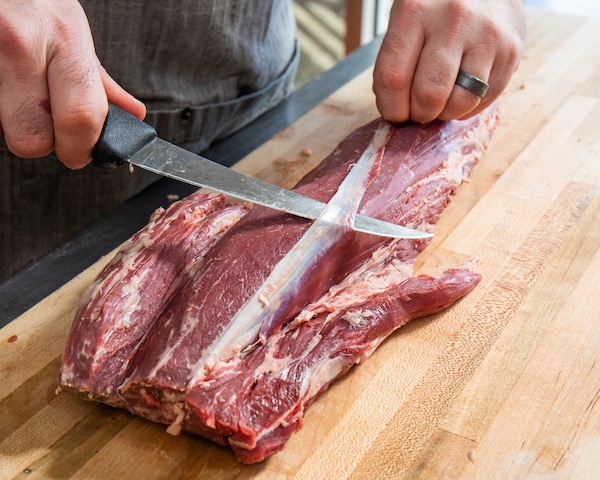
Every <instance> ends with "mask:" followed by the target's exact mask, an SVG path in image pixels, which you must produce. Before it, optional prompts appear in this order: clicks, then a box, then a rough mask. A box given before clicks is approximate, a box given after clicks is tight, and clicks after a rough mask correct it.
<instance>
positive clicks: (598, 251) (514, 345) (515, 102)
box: [0, 10, 600, 480]
mask: <svg viewBox="0 0 600 480" xmlns="http://www.w3.org/2000/svg"><path fill="white" fill-rule="evenodd" d="M528 18H529V40H528V45H527V49H526V52H525V55H524V57H523V59H522V61H521V64H520V67H519V69H518V71H517V73H516V74H515V76H514V77H513V80H512V82H511V83H510V85H509V86H508V88H507V90H506V91H505V92H504V94H503V95H502V97H501V99H500V112H501V116H502V120H501V123H500V126H499V127H498V129H497V130H496V132H495V134H494V137H493V139H492V143H491V145H490V148H489V150H488V151H487V153H486V154H485V156H484V158H483V159H482V160H481V161H480V163H479V164H478V165H477V166H476V167H475V169H474V170H473V173H472V175H471V178H470V182H469V183H467V184H464V185H462V186H461V187H460V188H459V190H458V193H457V195H456V196H455V197H454V199H453V202H452V203H451V205H450V206H449V207H448V208H447V209H446V211H445V212H444V214H443V216H442V219H441V221H440V222H439V223H438V224H437V226H436V231H435V234H436V235H435V238H434V239H433V241H432V243H431V244H430V245H429V247H428V248H427V249H426V250H425V251H424V252H423V253H422V254H421V255H420V257H419V258H418V261H417V265H416V271H417V273H431V274H439V273H440V272H442V271H443V270H444V269H446V268H448V267H452V266H455V265H458V264H461V263H463V262H464V261H466V260H469V259H472V258H475V259H477V265H478V271H479V272H480V273H481V274H482V276H483V280H482V281H481V283H480V284H479V285H478V286H477V288H475V290H473V291H472V292H471V293H470V294H469V295H467V296H466V297H465V298H463V299H462V300H460V301H459V302H458V303H456V304H455V305H453V306H452V307H451V308H449V309H447V310H445V311H444V312H442V313H439V314H436V315H433V316H429V317H426V318H422V319H419V320H415V321H413V322H412V323H410V324H408V325H407V326H405V327H403V328H401V329H399V330H398V331H397V332H396V333H395V334H393V335H392V336H391V337H390V338H388V339H387V340H386V341H385V342H384V343H383V344H382V345H381V346H380V347H379V348H378V349H377V350H376V351H375V353H374V354H373V355H372V356H371V357H370V358H369V359H367V360H366V361H365V362H364V363H361V364H360V365H357V366H355V367H354V368H353V369H352V370H351V371H350V373H349V374H348V375H347V376H346V377H344V378H343V379H342V380H340V381H338V382H336V383H334V384H333V385H332V386H331V388H330V389H329V390H328V391H327V392H325V394H324V395H323V396H322V397H321V398H320V399H319V400H318V401H317V402H316V403H315V404H314V405H313V406H312V407H311V408H310V409H309V411H308V413H307V415H306V417H305V421H304V425H303V427H302V429H301V430H300V431H298V432H297V433H296V434H294V435H293V436H292V437H291V439H290V440H289V442H288V443H287V445H286V448H285V450H283V451H282V452H280V453H278V454H276V455H275V456H273V457H271V458H269V459H268V460H266V461H264V462H262V463H259V464H255V465H243V464H240V463H238V462H237V461H236V460H235V458H234V456H233V454H232V453H231V451H229V450H228V449H226V448H223V447H220V446H217V445H215V444H213V443H211V442H209V441H206V440H204V439H202V438H199V437H195V436H193V435H190V434H186V433H182V434H181V435H179V436H172V435H169V434H167V433H166V431H165V426H164V425H158V424H154V423H151V422H148V421H145V420H143V419H140V418H136V417H134V416H132V415H130V414H129V413H127V412H125V411H122V410H119V409H114V408H111V407H108V406H106V405H102V404H97V403H95V402H90V401H86V400H83V399H81V398H79V397H76V396H73V395H70V394H67V393H60V394H58V395H57V394H56V387H57V383H56V374H57V371H58V368H59V365H60V355H61V352H62V349H63V347H64V345H65V341H66V338H67V334H68V331H69V328H70V326H71V322H72V321H73V317H74V314H75V310H76V308H77V305H78V303H79V300H80V298H81V296H82V293H83V291H84V289H85V288H86V287H87V285H89V283H90V282H91V281H92V280H93V278H94V277H95V276H96V275H97V274H98V272H99V271H100V269H101V268H102V267H103V266H104V265H105V264H106V263H107V262H108V261H109V260H110V258H111V257H112V254H109V255H106V256H105V257H103V258H102V259H101V260H99V261H98V262H97V263H95V264H94V265H92V266H91V267H89V268H87V269H86V270H85V271H84V272H83V273H81V274H80V275H78V276H77V277H75V278H73V279H72V280H71V281H69V282H68V283H66V284H65V285H63V286H62V287H61V288H60V289H58V290H57V291H55V292H54V293H52V294H51V295H49V296H48V297H47V298H45V299H44V300H42V301H41V302H40V303H38V304H37V305H35V306H34V307H33V308H31V309H29V310H28V311H26V312H25V313H23V314H22V315H20V316H19V317H18V318H15V319H14V320H13V321H12V322H10V323H9V324H8V325H7V326H5V327H4V328H2V330H1V331H0V386H1V387H0V478H2V479H4V478H7V479H8V478H27V479H34V478H35V479H38V478H40V479H58V478H79V479H102V480H106V479H123V478H128V479H129V478H144V479H205V478H206V479H250V478H258V479H313V478H314V479H372V478H393V479H400V478H411V479H417V478H452V479H459V478H466V479H472V478H474V479H495V478H498V479H508V478H510V479H520V478H536V479H537V478H561V479H562V478H565V479H567V478H568V479H589V478H598V475H600V473H599V472H600V313H599V312H600V227H599V226H598V225H599V223H600V133H599V132H600V55H599V54H598V52H599V50H598V46H599V45H600V19H593V18H585V17H577V16H567V15H559V14H555V13H549V12H544V11H540V10H528ZM375 117H377V110H376V108H375V102H374V98H373V95H372V93H371V70H370V69H368V70H366V71H364V72H363V73H362V74H360V75H359V76H357V77H356V78H354V79H352V80H351V81H349V82H348V83H347V84H346V85H344V86H343V87H341V88H340V89H339V90H338V91H336V92H335V93H334V94H333V95H331V96H330V97H329V98H327V100H325V101H324V102H322V103H321V104H320V105H318V106H317V107H316V108H314V109H313V110H311V111H310V112H309V113H307V114H306V115H304V116H303V117H301V118H300V119H299V120H297V121H296V122H294V123H293V124H292V125H291V126H289V127H288V128H286V129H285V130H283V131H282V132H280V133H279V134H277V135H276V136H275V137H274V138H272V139H271V140H270V141H268V142H267V143H265V144H264V145H262V146H261V147H260V148H258V149H257V150H256V151H254V152H253V153H251V154H250V155H248V156H247V157H246V158H244V159H243V160H242V161H240V162H239V163H238V164H236V165H235V166H234V168H235V169H237V170H239V171H242V172H244V173H247V174H250V175H253V176H256V177H259V178H261V179H263V180H267V181H269V182H272V183H276V184H278V185H281V186H283V187H288V188H289V187H291V186H293V184H294V183H295V182H296V181H297V180H298V179H299V178H300V177H301V176H303V175H304V174H305V173H307V172H308V171H309V170H310V169H312V168H313V167H314V166H315V165H316V164H317V163H318V162H319V161H320V160H322V159H323V158H324V157H325V156H326V155H327V154H328V153H329V152H330V151H331V150H332V149H333V148H334V147H335V146H336V145H337V143H338V142H339V141H340V140H342V139H343V138H344V137H345V136H347V135H348V134H349V133H350V132H351V131H352V130H354V129H355V128H356V127H358V126H360V125H362V124H364V123H366V122H368V121H370V120H372V119H373V118H375Z"/></svg>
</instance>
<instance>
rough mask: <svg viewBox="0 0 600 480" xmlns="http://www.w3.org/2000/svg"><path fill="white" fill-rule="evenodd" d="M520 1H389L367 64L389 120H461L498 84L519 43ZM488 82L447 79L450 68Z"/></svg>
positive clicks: (507, 74) (514, 63) (514, 62)
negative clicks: (480, 91) (466, 84)
mask: <svg viewBox="0 0 600 480" xmlns="http://www.w3.org/2000/svg"><path fill="white" fill-rule="evenodd" d="M526 31H527V27H526V19H525V12H524V9H523V4H522V0H487V1H484V0H396V1H395V2H394V5H393V6H392V10H391V14H390V21H389V27H388V31H387V33H386V35H385V37H384V39H383V43H382V45H381V49H380V51H379V55H378V57H377V60H376V62H375V70H374V75H373V91H374V92H375V96H376V100H377V108H378V109H379V111H380V113H381V115H382V116H383V117H384V118H386V119H388V120H390V121H393V122H404V121H406V120H409V119H410V120H414V121H416V122H429V121H432V120H434V119H436V118H439V119H441V120H451V119H455V118H468V117H470V116H472V115H475V114H476V113H478V112H480V111H481V110H483V109H484V108H485V107H487V106H488V105H490V104H491V103H492V102H493V101H494V100H495V99H496V98H497V97H498V96H499V95H500V93H502V91H503V90H504V89H505V88H506V85H507V84H508V82H509V80H510V78H511V77H512V74H513V73H514V71H515V70H516V69H517V67H518V64H519V60H520V58H521V54H522V52H523V49H524V45H525V37H526ZM459 69H462V70H463V71H465V72H467V73H470V74H471V75H474V76H476V77H478V78H480V79H482V80H484V81H486V82H487V83H489V85H490V87H489V90H488V92H487V94H486V95H485V97H484V98H480V97H478V96H477V95H475V94H473V93H471V92H469V91H468V90H466V89H465V88H463V87H461V86H459V85H455V81H456V77H457V75H458V70H459Z"/></svg>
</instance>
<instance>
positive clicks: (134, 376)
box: [59, 105, 498, 463]
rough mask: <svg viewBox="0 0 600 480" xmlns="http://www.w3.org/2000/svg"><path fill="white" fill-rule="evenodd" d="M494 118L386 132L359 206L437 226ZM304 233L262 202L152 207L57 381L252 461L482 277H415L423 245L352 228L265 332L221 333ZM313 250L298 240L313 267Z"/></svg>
mask: <svg viewBox="0 0 600 480" xmlns="http://www.w3.org/2000/svg"><path fill="white" fill-rule="evenodd" d="M497 121H498V116H497V113H496V107H495V105H494V106H492V107H491V108H488V109H487V110H486V111H484V112H482V113H481V114H479V115H478V116H476V117H474V118H472V119H469V120H465V121H451V122H432V123H430V124H428V125H415V124H406V125H400V126H392V127H391V133H390V134H389V136H387V137H386V141H385V148H384V149H383V154H382V155H380V156H379V158H378V162H379V163H378V164H377V168H378V171H377V175H376V176H375V177H374V178H371V179H370V184H368V187H367V188H366V191H365V193H364V196H363V197H362V200H361V201H360V207H359V209H358V211H359V212H360V213H362V214H365V215H369V216H373V217H378V218H381V219H384V220H387V221H391V222H395V223H399V224H402V225H406V226H409V227H412V228H418V229H422V230H432V229H433V227H434V225H435V223H436V222H437V221H438V219H439V217H440V215H441V213H442V212H443V210H444V208H445V207H446V205H447V204H448V202H449V201H450V198H451V196H452V194H453V193H454V192H455V190H456V188H457V187H458V186H459V185H460V184H461V183H462V182H463V180H464V179H465V178H466V177H467V176H468V175H469V173H470V171H471V168H472V167H473V165H474V164H475V163H476V162H477V160H478V159H479V158H480V157H481V155H482V154H483V152H484V150H485V148H486V147H487V144H488V142H489V140H490V138H491V135H492V132H493V130H494V128H495V127H496V125H497ZM389 127H390V126H389V125H388V124H387V123H386V122H384V121H383V120H381V119H377V120H374V121H373V122H370V123H369V124H367V125H364V126H363V127H361V128H359V129H357V130H356V131H355V132H353V133H352V134H350V135H349V136H348V137H347V138H346V139H345V140H344V141H343V142H342V143H341V144H340V145H339V146H338V147H337V148H336V149H335V150H334V151H333V152H332V153H331V154H330V155H329V156H328V157H327V158H326V159H325V160H324V161H323V162H322V163H321V164H320V165H319V166H318V167H317V168H315V169H314V170H313V171H312V172H311V173H309V174H308V175H307V176H306V177H305V178H304V179H302V181H301V182H300V183H299V184H298V185H297V187H296V188H295V190H296V191H298V192H299V193H302V194H304V195H307V196H310V197H313V198H316V199H318V200H321V201H324V202H328V201H329V200H330V199H331V198H332V196H333V195H334V194H335V192H336V190H337V189H338V187H339V186H340V184H341V183H342V181H343V180H344V178H345V177H346V175H347V174H348V171H349V169H350V168H352V166H353V165H354V164H355V163H356V162H357V160H358V158H359V157H360V155H361V154H362V152H363V151H364V150H365V148H366V147H367V144H368V143H369V141H370V140H371V139H372V137H373V136H374V133H375V132H378V131H380V130H382V129H383V128H385V129H386V131H387V129H388V128H389ZM199 211H202V213H198V212H199ZM190 212H195V213H190ZM310 226H311V221H308V220H305V219H301V218H298V217H294V216H291V215H288V214H285V213H281V212H275V211H273V210H270V209H267V208H264V207H256V206H255V207H253V208H252V209H251V210H250V211H249V212H248V213H247V214H246V209H245V208H243V207H241V206H240V205H236V204H230V205H225V204H224V198H223V197H222V196H216V195H206V194H195V195H192V196H191V197H189V198H187V199H184V200H182V201H180V202H178V203H176V204H174V205H172V206H171V207H170V208H169V209H168V210H166V211H165V212H160V213H158V214H157V215H155V217H154V218H153V219H151V222H150V224H149V225H148V227H146V228H145V229H144V230H142V231H140V232H139V233H138V234H137V235H136V236H134V237H133V238H132V239H131V240H130V241H129V242H128V243H127V244H125V245H124V247H123V248H122V250H121V251H120V252H119V253H118V254H117V257H116V258H115V260H113V261H112V262H111V263H110V264H109V265H108V266H107V267H106V268H105V269H104V271H103V272H102V273H101V274H100V276H99V277H98V278H97V279H96V281H95V282H94V283H93V284H92V285H91V286H90V288H89V289H88V291H87V293H86V295H85V297H84V299H83V301H82V306H81V307H80V310H79V312H78V314H77V316H76V318H75V321H74V324H73V327H72V330H71V334H70V336H69V339H68V341H67V346H66V349H65V354H64V356H63V363H62V367H61V371H60V372H59V384H60V386H61V388H63V389H67V390H70V391H74V392H77V393H81V394H83V395H85V396H86V397H87V398H91V399H96V400H99V401H103V402H106V403H109V404H111V405H115V406H119V407H122V408H126V409H128V410H130V411H131V412H133V413H135V414H137V415H140V416H142V417H145V418H147V419H150V420H152V421H156V422H162V423H165V424H168V425H170V426H169V428H168V431H169V432H171V433H174V434H176V433H178V432H179V431H180V430H181V429H183V430H186V431H190V432H193V433H196V434H199V435H202V436H204V437H206V438H209V439H211V440H213V441H215V442H217V443H219V444H223V445H230V446H231V448H232V449H233V450H234V452H235V453H236V455H237V457H238V459H239V460H240V461H242V462H247V463H252V462H258V461H261V460H263V459H264V458H266V457H268V456H270V455H272V454H274V453H275V452H277V451H279V450H281V449H282V448H283V447H284V445H285V442H286V440H287V439H288V438H289V436H290V435H291V434H292V433H293V432H294V431H295V430H296V429H298V428H299V427H300V426H301V424H302V418H303V416H304V413H305V411H306V409H307V408H308V407H309V406H310V405H311V404H312V403H313V402H314V401H315V400H316V398H317V397H318V396H319V395H320V394H321V393H322V392H323V391H324V390H326V389H327V387H328V386H329V384H330V383H331V382H332V381H334V380H335V379H337V378H339V377H340V376H342V375H343V374H344V373H345V372H347V371H348V369H350V368H351V367H352V365H354V364H356V363H359V362H361V361H362V360H364V359H365V358H366V357H367V356H368V355H369V354H371V353H372V352H373V351H374V350H375V348H376V347H377V346H378V345H379V344H380V343H381V342H382V341H383V340H384V339H385V338H386V337H387V336H389V335H390V334H391V333H392V332H393V331H394V330H396V329H397V328H399V327H401V326H402V325H404V324H406V323H407V322H408V321H410V320H411V319H413V318H417V317H421V316H425V315H429V314H431V313H435V312H438V311H440V310H441V309H443V308H445V307H447V306H449V305H450V304H452V303H453V302H454V301H456V300H457V299H458V298H460V297H461V296H463V295H465V294H466V293H467V292H469V291H470V290H471V289H473V288H474V287H475V285H476V284H477V283H478V282H479V280H480V276H479V275H478V274H476V273H474V272H473V268H472V265H470V264H466V265H464V266H462V267H458V268H455V269H451V270H449V271H447V272H445V273H444V274H442V275H441V276H439V277H437V278H434V277H429V276H424V275H421V276H417V277H413V276H412V266H413V263H414V261H415V259H416V257H417V256H418V254H419V253H420V252H421V251H422V250H423V249H424V248H425V247H426V246H427V244H428V241H427V240H418V241H415V240H393V239H389V238H383V237H378V236H373V235H366V234H359V233H355V232H353V231H352V230H351V229H347V230H344V231H343V232H342V235H341V237H340V239H339V243H338V241H336V246H337V248H332V249H329V250H326V253H325V255H326V256H325V258H319V260H316V259H315V260H314V262H313V263H310V262H309V268H308V270H305V272H304V273H303V274H302V278H303V280H302V281H301V282H297V283H292V286H293V301H291V302H290V303H289V305H291V306H290V307H289V308H285V309H281V310H279V309H278V310H276V311H275V317H276V318H274V319H270V320H269V322H272V324H273V325H275V327H276V328H270V329H268V330H267V333H268V335H267V337H266V338H262V339H261V338H259V337H257V336H256V335H255V334H254V331H253V330H252V335H251V336H250V337H248V336H242V339H239V338H236V335H228V332H230V331H231V329H234V331H237V330H235V329H236V328H237V327H239V326H240V325H242V327H243V326H244V322H247V321H249V320H248V319H247V318H245V317H246V315H245V312H246V311H247V308H248V305H249V304H250V303H251V301H252V298H256V297H257V296H259V297H260V295H262V294H263V293H264V294H265V298H267V297H268V295H267V294H266V292H268V291H269V289H270V288H272V283H273V282H272V279H271V280H270V281H269V282H267V279H268V278H270V277H269V276H270V275H271V272H273V271H277V269H276V266H277V265H278V264H279V262H281V261H282V259H284V257H286V255H288V252H290V251H291V250H292V249H293V248H298V247H297V245H300V243H298V242H299V240H300V239H301V238H305V237H303V235H305V232H307V230H308V229H309V227H310ZM316 243H317V242H316V241H315V242H312V243H311V241H309V242H308V244H305V243H303V244H302V245H303V246H302V247H301V248H302V249H303V250H302V252H303V253H304V254H306V255H308V258H313V257H312V255H313V247H315V246H316ZM286 258H289V257H286ZM283 261H285V260H283ZM307 272H308V273H307ZM292 277H293V275H292ZM230 337H232V338H236V340H235V341H234V340H229V338H230ZM225 352H226V354H225Z"/></svg>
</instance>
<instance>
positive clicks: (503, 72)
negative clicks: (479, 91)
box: [461, 45, 522, 118]
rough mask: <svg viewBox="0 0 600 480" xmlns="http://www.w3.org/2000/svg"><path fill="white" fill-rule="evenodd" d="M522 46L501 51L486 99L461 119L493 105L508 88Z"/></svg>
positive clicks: (517, 63) (491, 74) (493, 70)
mask: <svg viewBox="0 0 600 480" xmlns="http://www.w3.org/2000/svg"><path fill="white" fill-rule="evenodd" d="M520 49H522V46H521V45H516V46H514V47H513V46H509V47H506V48H503V49H499V50H498V53H497V55H496V57H495V59H494V63H493V65H492V67H491V71H490V73H489V79H488V81H487V83H488V84H489V85H490V88H489V89H488V92H487V93H486V95H485V97H484V98H483V99H482V100H481V102H480V104H479V105H478V106H477V107H476V108H474V109H473V110H472V111H471V112H469V113H468V114H467V115H465V116H463V117H461V118H468V117H471V116H473V115H476V114H477V113H479V112H481V111H482V110H484V109H485V108H487V107H488V106H489V105H491V104H492V103H493V102H494V101H495V100H496V99H497V98H498V97H499V96H500V94H501V93H502V92H503V91H504V90H505V89H506V87H507V86H508V84H509V82H510V80H511V78H512V75H513V73H514V72H515V71H516V69H517V67H518V65H519V58H520V55H521V50H520Z"/></svg>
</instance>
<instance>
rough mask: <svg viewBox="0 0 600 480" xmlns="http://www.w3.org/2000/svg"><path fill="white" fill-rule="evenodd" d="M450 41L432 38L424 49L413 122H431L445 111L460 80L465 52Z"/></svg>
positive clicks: (414, 93) (413, 99)
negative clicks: (458, 72)
mask: <svg viewBox="0 0 600 480" xmlns="http://www.w3.org/2000/svg"><path fill="white" fill-rule="evenodd" d="M453 45H455V43H454V42H450V41H448V40H447V37H445V36H444V37H441V36H438V37H431V38H430V39H428V41H427V42H426V43H425V45H424V46H423V50H422V52H421V55H420V57H419V62H418V65H417V68H416V71H415V77H414V81H413V86H412V90H411V100H410V118H411V119H412V120H414V121H416V122H421V123H426V122H430V121H432V120H434V119H436V118H438V116H439V115H440V113H441V112H442V111H443V110H444V108H445V106H446V103H447V102H448V99H449V98H450V94H451V93H452V88H453V86H454V80H455V78H456V75H455V73H454V72H455V71H456V65H458V63H459V62H460V58H461V56H462V50H460V49H458V48H456V47H454V48H453Z"/></svg>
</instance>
